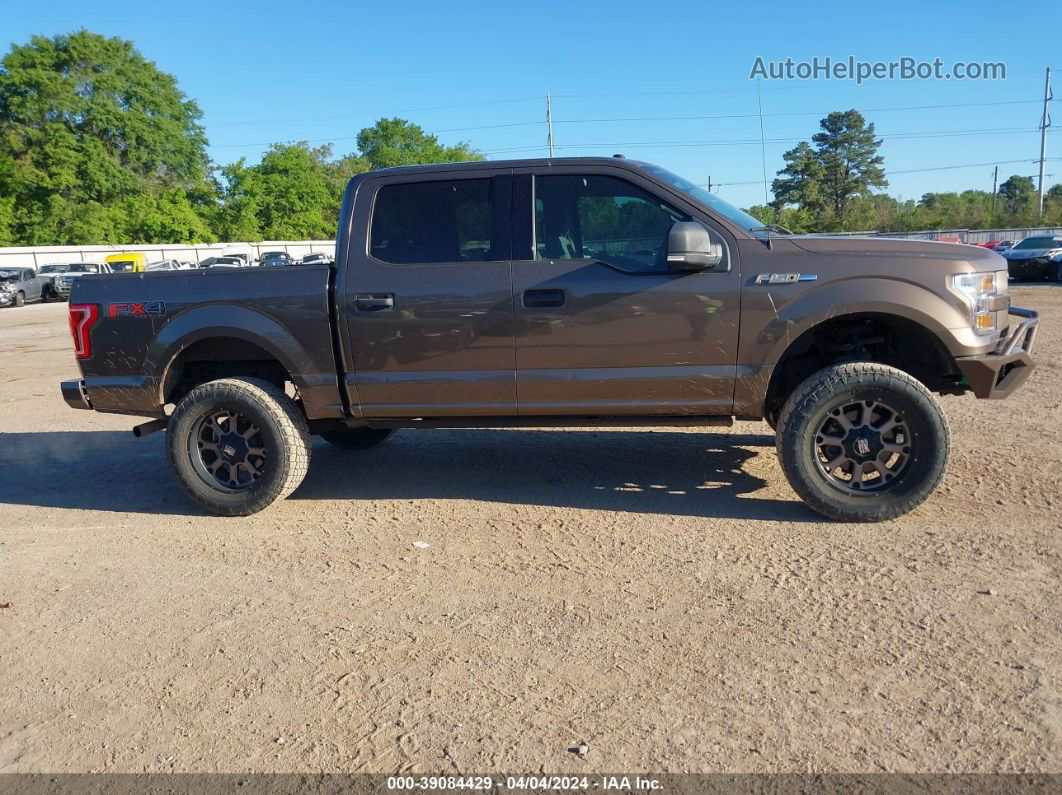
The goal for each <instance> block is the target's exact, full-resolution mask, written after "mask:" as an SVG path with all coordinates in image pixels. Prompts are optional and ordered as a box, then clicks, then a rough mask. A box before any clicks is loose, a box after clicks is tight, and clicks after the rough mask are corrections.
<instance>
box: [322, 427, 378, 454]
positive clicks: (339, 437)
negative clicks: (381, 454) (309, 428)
mask: <svg viewBox="0 0 1062 795" xmlns="http://www.w3.org/2000/svg"><path fill="white" fill-rule="evenodd" d="M392 433H394V430H393V429H391V428H333V429H331V430H327V431H321V438H322V439H324V440H325V441H326V442H328V443H329V444H330V445H333V446H335V447H339V448H342V449H343V450H365V449H367V448H369V447H375V446H376V445H378V444H380V442H382V441H384V440H386V439H387V438H388V437H389V436H390V435H391V434H392Z"/></svg>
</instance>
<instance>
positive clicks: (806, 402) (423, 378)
mask: <svg viewBox="0 0 1062 795" xmlns="http://www.w3.org/2000/svg"><path fill="white" fill-rule="evenodd" d="M1037 320H1038V318H1037V314H1036V313H1035V312H1033V311H1030V310H1027V309H1018V308H1015V307H1012V306H1010V298H1009V295H1008V292H1007V267H1006V262H1005V261H1004V260H1003V258H1002V257H1000V256H999V255H997V254H995V253H993V252H991V251H989V250H987V249H984V248H978V247H975V246H964V245H953V244H948V243H937V242H927V241H905V240H892V239H883V238H844V237H814V236H795V235H791V234H788V233H787V232H786V231H785V230H783V229H780V228H778V227H764V226H763V225H762V224H761V223H760V222H759V221H757V220H756V219H755V218H752V217H751V216H749V215H747V214H746V213H744V212H742V211H740V210H738V209H736V208H734V207H732V206H730V205H728V204H726V203H725V202H723V201H722V200H720V199H719V198H718V197H717V196H715V195H713V194H711V193H709V192H708V191H706V190H703V189H702V188H700V187H698V186H696V185H694V184H692V183H690V182H688V181H686V180H684V179H681V178H680V177H677V176H675V175H674V174H671V173H669V172H667V171H665V170H664V169H661V168H658V167H656V166H653V165H650V164H647V163H639V162H634V161H631V160H627V159H622V158H573V159H553V160H520V161H507V162H477V163H459V164H445V165H431V166H416V167H406V168H394V169H385V170H380V171H373V172H369V173H365V174H359V175H357V176H355V177H354V178H353V179H351V180H350V183H349V184H348V186H347V189H346V193H345V195H344V199H343V205H342V210H341V215H340V219H339V233H338V237H337V243H336V261H335V264H334V265H329V264H323V265H306V266H304V267H301V268H266V269H258V268H253V269H225V270H220V269H216V268H211V269H208V270H195V271H173V272H161V273H130V274H124V275H117V276H108V277H95V276H83V277H81V278H79V279H78V280H77V281H76V282H74V286H73V294H72V296H71V300H70V323H71V330H72V332H73V336H74V346H75V355H76V357H77V361H78V363H79V364H80V367H81V371H82V374H83V378H81V379H80V380H75V381H67V382H64V383H63V384H62V393H63V395H64V397H65V399H66V401H67V403H69V404H70V405H71V406H73V407H75V408H83V409H95V410H96V411H104V412H113V413H119V414H133V415H142V416H145V417H152V418H154V419H153V420H152V421H150V422H145V423H144V424H143V425H140V426H138V427H137V428H136V429H134V431H136V432H137V435H141V434H143V433H147V432H150V431H153V430H162V429H163V428H165V429H166V431H167V449H168V456H169V459H170V462H171V464H172V466H173V469H174V471H175V473H176V475H177V479H178V480H179V482H180V483H181V485H182V486H183V488H184V489H185V491H186V492H187V493H188V495H189V496H190V497H191V498H192V499H193V500H195V501H197V502H198V503H199V504H200V505H201V506H203V507H204V508H206V509H207V510H209V511H212V512H214V513H217V514H223V515H243V514H250V513H253V512H255V511H259V510H261V509H263V508H265V507H266V506H268V505H269V504H271V503H272V502H274V501H275V500H278V499H281V498H283V497H285V496H286V495H288V494H289V493H290V492H292V491H293V490H294V489H295V488H296V487H297V486H298V485H299V483H300V481H301V480H302V478H303V476H304V475H305V473H306V470H307V466H308V464H309V457H310V449H311V448H310V436H311V435H312V434H316V435H320V436H322V437H324V438H325V439H326V440H328V441H329V442H331V443H333V444H336V445H338V446H340V447H345V448H366V447H370V446H372V445H374V444H376V443H378V442H381V441H383V440H384V439H385V438H386V437H387V436H388V435H389V434H390V433H392V431H393V430H394V429H397V428H438V427H483V426H502V427H505V426H517V425H524V426H526V425H541V426H556V425H594V424H601V425H606V424H607V425H623V424H626V425H648V424H683V425H689V424H703V425H729V424H731V423H732V422H733V419H734V418H737V419H749V420H758V419H765V420H766V421H767V422H768V423H769V424H770V425H771V427H772V428H776V439H777V450H778V456H779V459H780V461H781V465H782V469H783V471H784V472H785V474H786V476H787V478H788V479H789V482H790V483H791V484H792V486H793V488H794V490H795V491H796V493H797V494H798V495H799V496H800V497H801V498H803V499H804V500H805V502H807V503H808V505H810V506H811V507H812V508H814V509H815V510H817V511H819V512H820V513H822V514H825V515H826V516H829V517H832V518H836V519H843V520H851V521H876V520H882V519H888V518H890V517H894V516H898V515H900V514H902V513H905V512H907V511H909V510H911V509H912V508H914V507H915V506H916V505H918V504H919V503H921V502H922V501H923V500H925V499H926V497H927V496H928V495H929V494H930V493H931V492H932V491H933V489H934V488H935V487H936V485H937V483H938V482H939V480H940V478H941V476H942V474H943V472H944V469H945V466H946V463H947V460H948V448H949V443H950V440H949V432H948V426H947V423H946V421H945V417H944V414H943V412H942V411H941V408H940V406H939V404H938V403H937V400H936V398H935V397H934V394H933V393H938V394H961V393H964V392H972V393H973V394H974V395H976V396H977V397H979V398H999V397H1005V396H1006V395H1008V394H1009V393H1011V392H1012V391H1013V390H1014V389H1016V388H1017V387H1018V386H1019V385H1020V384H1021V383H1022V382H1023V381H1024V380H1025V379H1026V377H1027V376H1028V375H1029V373H1030V371H1031V369H1032V366H1033V365H1032V360H1031V359H1030V356H1029V354H1030V351H1031V348H1032V344H1033V338H1034V336H1035V332H1036V325H1037ZM171 406H172V410H170V408H169V407H171ZM646 454H647V455H659V460H660V466H661V467H662V468H666V467H667V465H668V464H667V451H666V450H647V451H646ZM395 477H401V473H395ZM709 495H710V492H706V496H705V499H710V496H709Z"/></svg>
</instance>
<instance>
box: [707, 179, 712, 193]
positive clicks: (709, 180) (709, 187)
mask: <svg viewBox="0 0 1062 795" xmlns="http://www.w3.org/2000/svg"><path fill="white" fill-rule="evenodd" d="M708 192H709V193H711V192H712V175H711V174H709V175H708Z"/></svg>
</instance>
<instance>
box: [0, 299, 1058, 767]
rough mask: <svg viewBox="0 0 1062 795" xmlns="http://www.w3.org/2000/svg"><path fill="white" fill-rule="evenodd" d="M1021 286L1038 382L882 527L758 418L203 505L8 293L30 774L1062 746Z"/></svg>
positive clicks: (1040, 425) (6, 579) (321, 465)
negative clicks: (831, 495)
mask: <svg viewBox="0 0 1062 795" xmlns="http://www.w3.org/2000/svg"><path fill="white" fill-rule="evenodd" d="M1014 297H1015V303H1018V304H1021V305H1025V306H1031V307H1034V308H1036V309H1039V310H1040V311H1041V312H1042V316H1043V320H1042V325H1041V333H1040V337H1039V341H1038V350H1037V351H1036V358H1037V360H1038V365H1039V366H1038V369H1037V370H1036V372H1035V373H1034V374H1033V376H1032V378H1031V380H1030V381H1029V383H1028V384H1027V385H1026V387H1025V388H1024V389H1023V391H1021V392H1020V393H1019V395H1018V396H1017V397H1016V398H1012V399H1010V400H1008V401H1003V402H987V401H976V400H974V399H973V398H972V397H963V398H954V397H952V398H944V399H943V402H944V405H945V408H946V411H947V414H948V417H949V420H950V422H951V427H952V432H953V437H954V448H953V454H952V461H951V466H950V469H949V472H948V474H947V477H946V479H945V481H944V483H943V485H942V487H941V488H940V489H939V491H938V492H937V493H936V494H935V495H934V496H933V497H932V498H931V499H930V500H929V501H928V503H926V504H925V505H924V506H923V507H921V508H920V509H919V510H917V511H916V512H914V513H913V514H912V515H909V516H907V517H905V518H903V519H901V520H898V521H894V522H890V523H888V524H884V525H863V526H860V525H846V524H836V523H830V522H824V521H820V520H819V519H818V518H817V516H816V515H815V514H813V513H811V512H810V511H809V510H807V509H806V508H805V507H804V506H803V505H802V504H801V503H800V502H799V501H798V500H797V499H796V497H795V496H794V495H793V493H792V492H791V491H790V489H789V487H788V484H787V483H786V481H785V479H784V477H783V476H782V473H781V471H780V470H779V467H778V464H777V462H776V459H775V453H774V448H773V439H772V437H771V436H769V435H768V433H767V427H766V425H762V424H753V423H743V424H738V425H737V426H735V427H734V428H733V429H731V430H730V431H729V432H723V433H720V432H718V429H708V430H705V431H701V430H669V429H665V430H660V429H658V430H651V429H639V428H628V429H617V430H597V429H574V430H573V429H565V430H483V431H419V432H418V431H406V432H403V433H400V434H397V435H396V436H395V437H394V438H393V439H392V440H390V441H388V443H387V444H385V445H383V446H381V447H378V448H376V449H374V450H369V451H364V452H360V453H348V452H343V451H339V450H334V449H331V448H329V446H328V445H327V444H325V443H323V442H321V441H320V440H316V441H315V444H314V452H313V455H314V458H313V461H312V463H311V467H310V474H309V476H308V477H307V479H306V481H305V483H304V484H303V485H302V486H301V487H300V488H299V489H298V491H296V492H295V494H294V495H293V496H292V497H291V498H290V499H288V500H287V501H285V502H284V503H282V504H279V505H277V506H275V507H274V508H273V509H271V510H269V511H267V512H265V513H262V514H259V515H258V516H256V517H252V518H247V519H219V518H213V517H207V516H203V515H200V514H199V513H198V512H197V510H196V509H195V508H194V507H192V506H191V505H190V504H188V503H187V502H185V500H184V499H183V498H182V497H181V496H180V494H179V493H178V491H177V489H176V487H175V484H174V481H173V478H172V476H171V474H170V472H169V470H168V467H167V465H166V463H165V459H164V454H163V441H164V439H163V435H162V434H156V435H153V436H150V437H147V438H145V439H140V440H137V439H134V438H133V436H132V435H131V434H130V433H129V429H130V428H131V427H132V425H133V424H134V420H133V419H131V418H123V417H114V416H106V415H101V414H95V413H90V412H80V411H74V410H71V409H69V408H67V407H66V405H65V404H64V403H63V402H62V400H61V398H60V396H59V389H58V382H59V381H60V379H62V378H70V377H74V376H75V375H76V373H77V370H76V366H75V364H74V359H73V355H72V353H71V342H70V339H69V333H68V331H67V327H66V308H65V306H63V305H43V306H40V305H39V306H29V307H25V308H22V309H9V310H0V517H2V518H0V603H8V602H10V603H11V605H10V606H5V607H2V608H0V771H5V772H33V771H49V772H57V771H112V772H117V771H171V770H179V771H310V770H312V771H363V772H395V771H422V772H428V771H435V772H457V771H460V772H464V773H472V772H477V773H487V772H499V771H504V772H510V773H533V772H539V771H547V772H586V773H590V772H599V771H653V772H665V771H667V772H681V771H686V770H691V771H767V770H783V771H797V772H805V771H1059V770H1060V769H1062V634H1060V628H1062V599H1060V598H1059V585H1060V575H1062V539H1060V533H1059V531H1060V529H1062V489H1060V487H1062V476H1060V472H1062V467H1060V464H1062V408H1060V405H1062V289H1058V288H1054V287H1050V286H1043V287H1032V286H1030V287H1019V288H1016V289H1015V290H1014ZM414 542H426V543H427V544H429V545H430V546H428V547H427V548H420V547H419V546H415V545H414ZM580 741H585V742H586V743H587V744H588V746H589V753H588V754H587V756H586V758H585V759H580V758H578V757H577V756H576V755H574V754H573V753H571V752H570V751H569V748H570V747H572V746H573V745H574V744H578V743H579V742H580Z"/></svg>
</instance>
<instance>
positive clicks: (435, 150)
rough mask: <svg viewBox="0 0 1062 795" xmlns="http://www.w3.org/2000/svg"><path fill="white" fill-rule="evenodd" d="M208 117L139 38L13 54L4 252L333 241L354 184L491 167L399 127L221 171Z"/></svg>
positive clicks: (79, 35)
mask: <svg viewBox="0 0 1062 795" xmlns="http://www.w3.org/2000/svg"><path fill="white" fill-rule="evenodd" d="M201 118H202V111H201V110H200V108H199V106H198V105H197V104H196V103H195V102H194V101H193V100H191V99H189V98H188V97H187V96H185V94H184V93H183V92H182V91H181V90H180V88H179V87H178V85H177V81H176V79H175V78H174V77H173V76H171V75H168V74H165V73H164V72H162V71H160V70H159V69H158V68H156V67H155V65H154V64H152V63H151V62H150V61H148V60H146V59H145V58H144V57H143V56H142V55H141V54H140V53H139V52H138V51H137V50H136V48H135V47H134V46H133V45H132V43H131V42H128V41H123V40H121V39H117V38H106V37H104V36H100V35H98V34H95V33H91V32H89V31H85V30H81V31H78V32H76V33H72V34H69V35H60V36H54V37H51V38H48V37H43V36H35V37H34V38H33V39H32V40H31V41H30V42H29V43H28V44H24V45H16V46H13V47H12V48H11V50H10V51H9V52H8V53H7V54H6V55H5V56H4V58H3V59H2V60H0V245H6V246H11V245H27V246H30V245H73V244H88V243H105V242H123V243H156V242H166V243H196V242H210V241H215V240H266V239H273V240H306V239H331V238H332V237H334V236H335V224H336V218H337V216H338V214H339V204H340V201H341V198H342V193H343V188H344V186H345V185H346V183H347V180H349V179H350V177H351V176H352V175H354V174H357V173H360V172H363V171H368V170H370V169H374V168H386V167H388V166H396V165H409V164H416V163H434V162H442V161H455V160H482V159H483V156H482V155H481V154H479V153H478V152H477V151H475V150H474V149H472V148H471V147H470V146H468V145H467V144H465V143H459V144H456V145H453V146H446V145H443V144H441V143H440V142H439V140H438V139H437V138H436V137H435V136H433V135H429V134H427V133H426V132H425V131H424V130H423V129H421V128H420V127H419V126H417V125H416V124H412V123H410V122H408V121H406V120H404V119H397V118H395V119H380V120H379V121H378V122H377V123H376V124H375V125H374V126H372V127H367V128H365V129H363V130H361V132H360V133H359V134H358V136H357V151H356V152H354V153H351V154H347V155H345V156H342V157H338V158H337V157H335V156H334V155H333V152H332V149H331V147H329V146H319V147H311V146H309V145H308V144H306V143H304V142H303V143H291V144H274V145H273V146H272V147H271V148H270V149H269V150H268V151H267V152H266V153H265V155H263V157H262V158H261V160H260V161H259V162H257V163H248V162H247V161H246V160H245V159H243V158H241V159H240V160H237V161H236V162H235V163H232V164H229V165H226V166H222V167H217V166H215V164H214V163H212V162H211V161H210V158H209V157H208V155H207V137H206V133H205V130H204V129H203V126H202V125H201V123H200V119H201Z"/></svg>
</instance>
